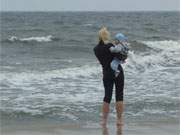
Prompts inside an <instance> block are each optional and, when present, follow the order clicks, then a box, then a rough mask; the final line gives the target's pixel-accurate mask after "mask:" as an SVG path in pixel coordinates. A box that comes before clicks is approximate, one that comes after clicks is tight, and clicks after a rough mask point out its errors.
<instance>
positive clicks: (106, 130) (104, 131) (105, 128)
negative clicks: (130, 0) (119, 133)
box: [102, 126, 109, 135]
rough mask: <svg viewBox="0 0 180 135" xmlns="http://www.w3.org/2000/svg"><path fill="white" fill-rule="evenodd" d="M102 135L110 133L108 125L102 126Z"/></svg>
mask: <svg viewBox="0 0 180 135" xmlns="http://www.w3.org/2000/svg"><path fill="white" fill-rule="evenodd" d="M102 135H109V132H108V128H107V127H106V126H103V127H102Z"/></svg>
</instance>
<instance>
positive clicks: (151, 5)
mask: <svg viewBox="0 0 180 135" xmlns="http://www.w3.org/2000/svg"><path fill="white" fill-rule="evenodd" d="M0 2H1V3H0V4H1V10H6V11H7V10H8V11H82V10H83V11H136V10H179V11H180V0H0Z"/></svg>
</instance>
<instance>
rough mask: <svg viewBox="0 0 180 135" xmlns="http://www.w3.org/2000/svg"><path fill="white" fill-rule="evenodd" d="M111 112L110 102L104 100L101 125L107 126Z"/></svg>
mask: <svg viewBox="0 0 180 135" xmlns="http://www.w3.org/2000/svg"><path fill="white" fill-rule="evenodd" d="M108 114H109V103H106V102H103V106H102V120H101V125H102V126H106V124H107V119H108Z"/></svg>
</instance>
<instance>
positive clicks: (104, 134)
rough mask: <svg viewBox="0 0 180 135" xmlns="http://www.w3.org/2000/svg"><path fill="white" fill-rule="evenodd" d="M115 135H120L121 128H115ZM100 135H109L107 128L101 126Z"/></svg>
mask: <svg viewBox="0 0 180 135" xmlns="http://www.w3.org/2000/svg"><path fill="white" fill-rule="evenodd" d="M116 130H117V132H116V135H122V126H117V129H116ZM102 135H109V131H108V127H107V126H102Z"/></svg>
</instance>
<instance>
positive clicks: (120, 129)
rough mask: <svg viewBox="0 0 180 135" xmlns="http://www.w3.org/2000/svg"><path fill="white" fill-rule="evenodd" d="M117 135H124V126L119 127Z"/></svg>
mask: <svg viewBox="0 0 180 135" xmlns="http://www.w3.org/2000/svg"><path fill="white" fill-rule="evenodd" d="M117 135H122V126H118V127H117Z"/></svg>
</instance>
